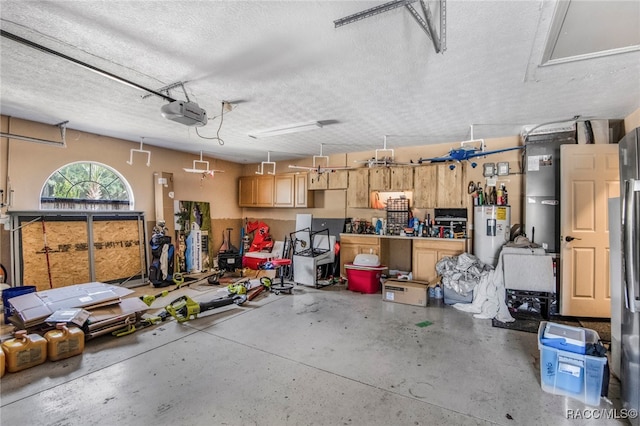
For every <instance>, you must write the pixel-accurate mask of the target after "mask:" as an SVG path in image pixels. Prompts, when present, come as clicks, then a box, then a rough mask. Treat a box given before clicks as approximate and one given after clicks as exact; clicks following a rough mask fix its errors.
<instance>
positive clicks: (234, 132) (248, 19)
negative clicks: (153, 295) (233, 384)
mask: <svg viewBox="0 0 640 426" xmlns="http://www.w3.org/2000/svg"><path fill="white" fill-rule="evenodd" d="M382 3H384V2H363V1H315V2H312V1H280V2H277V1H268V2H267V1H47V2H40V1H38V2H35V1H29V2H25V1H8V0H3V1H2V2H1V3H0V18H1V21H0V23H1V27H2V30H3V31H6V32H9V33H12V34H15V35H18V36H20V37H23V38H25V39H28V40H31V41H33V42H35V43H38V44H41V45H44V46H46V47H48V48H49V49H52V50H54V51H57V52H60V53H62V54H64V55H67V56H69V57H72V58H75V59H77V60H80V61H83V62H85V63H88V64H91V65H93V66H95V67H98V68H100V69H102V70H105V71H107V72H109V73H112V74H115V75H117V76H119V77H122V78H124V79H127V80H129V81H132V82H135V83H136V84H138V85H141V86H144V87H146V88H150V89H153V90H157V89H160V88H161V87H163V86H166V85H168V84H171V83H175V82H179V81H183V82H185V83H186V84H185V87H186V89H187V92H188V95H189V98H190V99H191V100H192V101H196V102H197V103H198V104H199V105H200V106H201V107H203V108H204V109H206V110H207V113H208V115H209V122H208V124H207V125H206V126H205V127H201V128H199V129H198V132H196V130H195V128H192V127H186V126H184V125H181V124H179V123H175V122H172V121H168V120H166V119H164V118H163V117H162V116H161V115H160V108H161V106H162V105H164V104H166V101H165V100H163V99H161V98H160V97H157V96H153V95H152V96H145V95H147V93H145V92H143V91H140V90H137V89H135V88H132V87H130V86H126V85H124V84H122V83H121V82H118V81H114V80H111V79H108V78H105V77H104V76H102V75H99V74H96V73H93V72H90V71H88V70H87V69H84V68H82V67H79V66H77V65H74V64H73V63H71V62H68V61H65V60H63V59H60V58H58V57H55V56H52V55H47V54H45V53H42V52H40V51H37V50H34V49H32V48H29V47H26V46H24V45H22V44H19V43H17V42H15V41H13V40H10V39H8V38H6V37H2V38H0V54H1V57H0V60H1V62H0V78H1V80H0V82H1V89H0V107H1V112H2V114H4V115H9V116H14V117H19V118H24V119H29V120H35V121H41V122H45V123H50V124H56V123H59V122H62V121H66V120H68V121H69V124H68V127H69V129H78V130H82V131H86V132H91V133H96V134H100V135H106V136H112V137H117V138H122V139H125V140H130V141H134V142H136V143H138V142H140V138H141V137H144V143H145V144H148V145H156V146H163V147H169V148H172V149H177V150H181V151H187V152H193V153H198V152H200V151H203V152H204V154H205V155H210V156H213V157H216V158H221V159H225V160H230V161H234V162H239V163H243V162H249V163H255V162H260V161H264V160H266V157H267V152H270V153H271V154H270V156H271V160H272V161H279V160H285V159H292V158H299V157H309V156H312V155H317V154H318V152H319V149H320V146H321V144H323V147H324V154H325V155H326V154H334V153H343V152H354V151H368V150H373V149H376V148H382V145H383V141H384V136H385V135H388V137H387V146H388V148H397V147H401V146H416V145H426V144H432V143H442V142H455V141H461V140H465V139H468V138H469V136H470V129H471V125H473V132H474V137H476V138H491V137H500V136H509V135H515V134H518V133H519V132H520V130H521V128H522V126H523V125H525V124H534V123H542V122H547V121H553V120H562V119H568V118H570V117H573V116H575V115H581V116H584V117H591V118H607V119H621V118H624V117H625V116H626V115H628V114H629V113H631V112H633V111H634V110H636V109H637V108H639V107H640V52H638V51H637V50H636V51H631V52H626V53H623V54H618V55H613V56H606V57H600V58H592V59H588V60H581V61H574V62H567V63H562V64H556V65H552V66H541V61H542V57H543V52H544V48H545V42H546V38H547V34H548V32H549V28H550V26H551V21H552V17H553V11H554V7H555V2H554V1H544V2H543V1H456V0H450V1H449V2H447V4H446V5H447V15H446V19H447V26H446V32H447V37H446V39H447V40H446V46H447V50H446V51H444V53H436V52H435V50H434V48H433V45H432V43H431V41H430V40H429V39H428V38H427V35H426V34H425V33H424V32H423V30H422V29H421V28H420V27H419V26H418V24H417V23H416V21H415V20H414V18H413V17H412V16H411V14H410V12H409V11H408V10H407V9H406V8H404V7H401V8H398V9H394V10H391V11H389V12H386V13H382V14H379V15H376V16H373V17H369V18H367V19H364V20H361V21H358V22H355V23H351V24H348V25H345V26H342V27H339V28H334V23H333V21H334V20H336V19H339V18H342V17H345V16H347V15H350V14H353V13H356V12H359V11H362V10H365V9H367V8H370V7H373V6H376V5H380V4H382ZM605 3H606V2H605ZM609 3H610V4H611V2H609ZM428 4H429V5H430V6H431V7H432V8H434V10H436V9H435V8H436V7H437V3H434V2H429V3H428ZM414 5H415V7H416V9H417V10H420V7H419V3H415V4H414ZM596 18H597V16H596ZM585 25H589V23H588V22H585ZM638 31H640V30H638ZM171 96H172V97H174V98H179V99H184V94H183V93H182V90H181V89H177V90H173V91H172V92H171ZM223 100H226V101H230V102H232V103H233V102H236V101H238V102H237V103H236V107H235V109H234V110H233V111H231V112H228V113H225V115H224V120H223V122H222V126H221V128H220V130H219V136H220V138H222V139H223V140H224V145H223V146H221V145H220V144H219V143H218V142H217V141H216V140H212V139H205V138H202V137H201V136H204V137H206V138H212V137H215V136H216V134H217V132H218V129H219V127H220V117H219V115H220V110H221V105H222V101H223ZM239 101H242V102H239ZM306 121H322V122H324V123H326V125H325V126H324V127H323V128H322V129H319V130H314V131H310V132H304V133H298V134H291V135H283V136H276V137H271V138H265V139H253V138H250V137H249V136H248V134H249V133H250V132H252V131H255V130H259V129H265V128H272V127H277V126H282V125H286V124H292V123H300V122H306ZM198 133H199V135H198Z"/></svg>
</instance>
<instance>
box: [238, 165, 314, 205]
mask: <svg viewBox="0 0 640 426" xmlns="http://www.w3.org/2000/svg"><path fill="white" fill-rule="evenodd" d="M307 183H308V179H307V174H306V173H283V174H279V175H264V176H242V177H240V179H239V181H238V188H239V194H238V206H240V207H289V208H293V207H296V208H306V207H313V200H314V198H313V194H311V193H310V191H309V189H308V186H307Z"/></svg>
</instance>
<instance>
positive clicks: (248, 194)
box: [238, 175, 274, 207]
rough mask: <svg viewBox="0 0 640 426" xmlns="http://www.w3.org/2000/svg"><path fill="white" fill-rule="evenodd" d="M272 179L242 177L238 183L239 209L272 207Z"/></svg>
mask: <svg viewBox="0 0 640 426" xmlns="http://www.w3.org/2000/svg"><path fill="white" fill-rule="evenodd" d="M273 188H274V179H273V176H271V175H266V176H242V177H240V179H239V181H238V190H239V194H238V205H239V206H240V207H273V199H274V191H273Z"/></svg>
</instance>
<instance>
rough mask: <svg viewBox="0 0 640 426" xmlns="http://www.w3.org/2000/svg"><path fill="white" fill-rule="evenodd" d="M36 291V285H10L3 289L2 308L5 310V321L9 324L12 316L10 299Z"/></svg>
mask: <svg viewBox="0 0 640 426" xmlns="http://www.w3.org/2000/svg"><path fill="white" fill-rule="evenodd" d="M35 291H36V286H35V285H22V286H18V287H10V288H5V289H4V290H2V308H3V311H4V323H5V324H9V317H10V316H11V313H12V310H13V308H12V307H11V304H10V303H9V299H11V298H12V297H16V296H22V295H23V294H27V293H34V292H35Z"/></svg>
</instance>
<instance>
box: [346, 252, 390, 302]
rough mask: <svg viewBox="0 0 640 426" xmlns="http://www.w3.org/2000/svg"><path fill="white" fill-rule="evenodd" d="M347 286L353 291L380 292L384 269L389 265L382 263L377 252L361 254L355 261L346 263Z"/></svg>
mask: <svg viewBox="0 0 640 426" xmlns="http://www.w3.org/2000/svg"><path fill="white" fill-rule="evenodd" d="M344 268H345V269H346V270H347V286H348V288H349V290H351V291H357V292H359V293H378V292H379V291H380V278H381V277H382V271H384V270H386V269H387V267H386V266H384V265H380V261H379V260H378V256H376V255H375V254H359V255H357V256H356V258H355V259H354V260H353V263H346V264H345V265H344Z"/></svg>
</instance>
